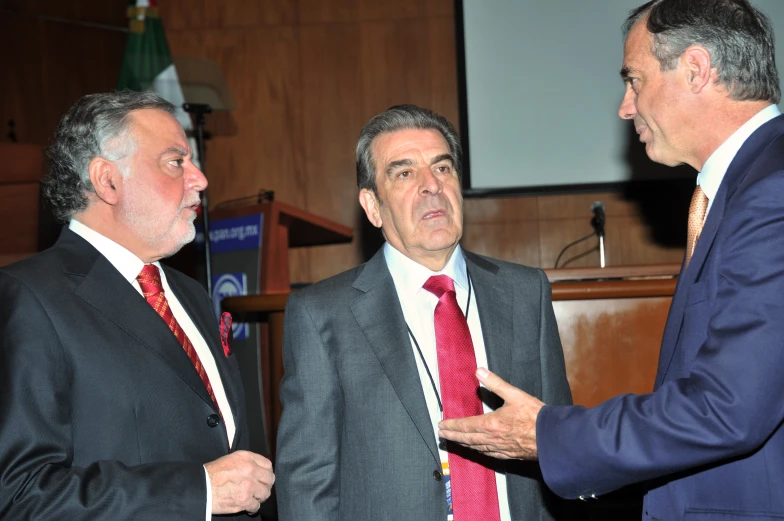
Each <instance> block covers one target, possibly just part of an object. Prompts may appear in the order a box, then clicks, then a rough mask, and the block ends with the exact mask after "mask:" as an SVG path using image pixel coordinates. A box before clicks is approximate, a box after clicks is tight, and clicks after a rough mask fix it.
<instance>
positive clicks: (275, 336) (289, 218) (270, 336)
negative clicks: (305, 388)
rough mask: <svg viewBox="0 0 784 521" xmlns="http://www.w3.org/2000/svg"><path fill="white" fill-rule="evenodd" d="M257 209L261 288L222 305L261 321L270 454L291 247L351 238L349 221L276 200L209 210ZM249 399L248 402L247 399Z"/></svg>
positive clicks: (235, 213)
mask: <svg viewBox="0 0 784 521" xmlns="http://www.w3.org/2000/svg"><path fill="white" fill-rule="evenodd" d="M258 214H261V215H263V220H262V225H261V227H262V230H261V232H262V233H261V254H260V263H261V266H260V270H259V277H258V288H259V293H258V294H257V295H247V296H237V297H226V298H224V299H223V301H222V302H221V306H222V308H223V309H224V310H225V311H229V312H230V313H232V315H234V318H235V321H239V322H260V323H261V328H260V333H259V336H260V342H259V344H260V345H259V349H260V350H261V352H260V353H259V357H258V360H259V361H260V363H259V367H258V375H259V377H260V387H261V394H262V405H263V410H264V418H263V423H264V425H266V426H267V428H266V431H267V433H266V437H267V447H268V449H269V453H270V454H271V455H274V451H275V434H276V432H277V426H278V421H279V419H280V413H281V405H280V400H279V398H278V386H279V384H280V379H281V377H282V375H283V359H282V354H281V352H282V345H283V310H284V309H285V306H286V298H287V297H288V294H289V293H290V291H291V280H290V274H289V248H298V247H305V246H321V245H327V244H340V243H348V242H351V240H352V237H353V231H352V229H351V228H349V227H347V226H343V225H341V224H338V223H336V222H333V221H330V220H328V219H325V218H323V217H319V216H317V215H313V214H312V213H309V212H306V211H304V210H301V209H299V208H296V207H294V206H291V205H289V204H285V203H281V202H277V201H273V202H266V203H261V204H255V205H251V206H242V207H237V208H226V209H216V210H215V211H213V212H211V213H210V216H211V219H212V221H213V222H218V221H219V220H222V219H233V218H237V217H245V216H253V215H258ZM246 374H247V373H245V374H244V375H243V379H245V378H246V376H245V375H246ZM251 387H254V386H251ZM247 393H248V391H247V386H246V394H247ZM249 405H250V406H251V407H252V403H250V400H249ZM253 418H254V416H253V415H252V414H250V411H249V420H250V421H253ZM251 430H253V429H251ZM251 434H253V433H251ZM252 437H253V436H252Z"/></svg>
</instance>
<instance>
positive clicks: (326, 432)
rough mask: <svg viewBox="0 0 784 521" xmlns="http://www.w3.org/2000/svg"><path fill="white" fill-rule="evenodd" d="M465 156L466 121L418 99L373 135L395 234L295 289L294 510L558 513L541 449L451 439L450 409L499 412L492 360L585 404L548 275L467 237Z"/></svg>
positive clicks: (283, 466)
mask: <svg viewBox="0 0 784 521" xmlns="http://www.w3.org/2000/svg"><path fill="white" fill-rule="evenodd" d="M460 159H461V158H460V145H459V141H458V138H457V135H456V132H455V131H454V128H453V127H452V125H451V124H450V123H449V122H448V121H447V120H446V119H444V118H443V117H441V116H438V115H437V114H434V113H433V112H431V111H429V110H425V109H421V108H419V107H415V106H412V105H400V106H396V107H392V108H391V109H389V110H387V111H385V112H383V113H382V114H379V115H378V116H376V117H374V118H373V119H371V120H370V122H369V123H368V124H367V125H366V126H365V128H364V129H363V130H362V133H361V134H360V138H359V142H358V144H357V181H358V185H359V188H360V193H359V202H360V204H361V205H362V208H363V209H364V210H365V213H366V215H367V217H368V219H369V220H370V222H371V223H372V224H373V225H374V226H376V227H378V228H381V230H382V232H383V234H384V237H385V239H386V241H387V242H386V244H385V245H384V247H383V248H382V249H381V250H380V251H379V252H378V253H377V254H376V255H375V256H374V257H373V258H372V259H371V260H370V261H369V262H367V263H365V264H363V265H361V266H359V267H357V268H354V269H352V270H349V271H347V272H345V273H342V274H340V275H337V276H335V277H332V278H330V279H327V280H325V281H322V282H320V283H317V284H314V285H312V286H310V287H308V288H306V289H303V290H301V291H298V292H296V293H294V294H292V296H291V297H290V298H289V302H288V306H287V309H286V324H285V333H284V346H283V359H284V368H285V373H284V378H283V382H282V384H281V401H282V402H283V415H282V418H281V422H280V427H279V430H278V456H277V475H278V481H277V483H278V507H279V512H280V519H281V521H307V520H349V519H351V520H354V519H356V520H365V519H376V520H381V519H390V520H392V519H394V520H400V519H405V520H406V521H415V520H422V521H433V520H444V521H446V520H447V519H454V520H456V521H469V520H470V521H476V520H477V519H482V520H483V521H487V520H512V519H514V520H528V519H536V520H540V519H554V518H555V517H556V515H557V514H556V511H557V508H556V505H554V504H553V501H552V500H553V499H554V498H553V496H551V495H550V493H549V491H547V489H546V487H545V486H544V485H543V483H542V479H541V475H540V472H539V469H538V466H537V465H536V464H535V463H533V464H532V463H523V462H515V463H512V464H508V463H507V462H499V461H491V460H487V459H482V458H481V457H480V456H479V455H478V454H477V453H474V452H470V451H463V450H461V449H460V448H457V447H456V446H452V445H446V443H444V442H441V443H439V440H438V439H437V435H436V432H437V427H436V426H437V424H438V421H439V420H441V419H442V418H447V417H454V416H453V415H454V411H457V410H459V408H460V407H464V406H465V407H476V408H478V411H482V410H485V411H487V410H489V406H488V405H487V404H488V403H490V402H492V400H491V398H492V397H488V396H484V394H483V393H481V392H479V382H478V381H477V380H476V378H475V376H474V372H475V370H476V367H477V366H479V367H489V368H491V369H492V370H494V371H498V372H500V373H501V374H502V375H503V376H504V377H505V378H507V379H509V380H511V381H512V382H514V383H515V385H517V386H518V387H521V388H523V389H525V390H526V391H528V392H529V393H531V394H533V395H535V396H538V397H539V398H540V399H541V400H543V401H544V402H547V403H553V404H569V403H571V394H570V391H569V386H568V383H567V381H566V374H565V370H564V359H563V353H562V350H561V344H560V340H559V337H558V330H557V328H556V323H555V318H554V315H553V309H552V303H551V297H550V286H549V283H548V281H547V278H546V277H545V275H544V273H543V272H542V271H540V270H536V269H533V268H528V267H524V266H520V265H516V264H511V263H508V262H502V261H498V260H494V259H489V258H486V257H481V256H479V255H475V254H473V253H469V252H467V251H464V250H462V249H461V248H460V246H459V245H458V242H459V240H460V237H461V236H462V231H463V215H462V210H463V200H462V194H461V189H460V172H461V166H460ZM442 283H443V284H444V286H443V287H441V286H439V287H440V288H441V289H438V288H436V287H435V286H434V284H436V285H438V284H442ZM452 311H454V313H451V314H449V315H448V316H447V315H445V314H444V313H447V312H452ZM462 355H465V356H462ZM466 373H467V374H468V376H467V377H466ZM480 396H481V397H482V398H484V401H485V404H484V405H483V404H482V402H481V401H480ZM442 411H443V412H442ZM450 411H451V412H450ZM480 490H481V492H480Z"/></svg>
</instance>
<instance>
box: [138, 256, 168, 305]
mask: <svg viewBox="0 0 784 521" xmlns="http://www.w3.org/2000/svg"><path fill="white" fill-rule="evenodd" d="M136 281H137V282H138V283H139V287H141V288H142V293H144V298H147V297H151V296H153V295H157V294H158V293H163V284H162V283H161V273H160V271H158V267H157V266H156V265H154V264H145V265H144V268H142V271H141V273H139V275H138V276H137V277H136Z"/></svg>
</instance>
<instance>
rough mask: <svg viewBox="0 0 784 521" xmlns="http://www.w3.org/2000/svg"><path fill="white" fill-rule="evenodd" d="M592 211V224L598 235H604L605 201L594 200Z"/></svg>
mask: <svg viewBox="0 0 784 521" xmlns="http://www.w3.org/2000/svg"><path fill="white" fill-rule="evenodd" d="M591 213H593V219H591V225H592V226H593V229H594V230H596V235H598V236H599V237H604V203H602V202H601V201H596V202H594V203H593V204H592V205H591Z"/></svg>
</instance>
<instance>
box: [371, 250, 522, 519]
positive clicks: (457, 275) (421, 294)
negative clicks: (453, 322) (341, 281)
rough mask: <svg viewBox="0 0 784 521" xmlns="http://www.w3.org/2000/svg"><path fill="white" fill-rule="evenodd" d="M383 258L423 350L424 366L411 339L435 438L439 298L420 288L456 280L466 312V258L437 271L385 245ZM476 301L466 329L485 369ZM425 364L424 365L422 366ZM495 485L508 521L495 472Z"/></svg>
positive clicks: (459, 255)
mask: <svg viewBox="0 0 784 521" xmlns="http://www.w3.org/2000/svg"><path fill="white" fill-rule="evenodd" d="M384 257H385V258H386V261H387V266H388V267H389V272H390V273H391V274H392V280H393V281H394V283H395V289H396V290H397V296H398V300H400V305H401V307H402V308H403V317H404V318H405V320H406V323H407V324H408V327H409V328H411V332H412V333H413V334H414V336H415V337H416V341H417V342H418V343H419V348H420V349H421V350H422V357H424V359H425V361H424V363H423V361H422V357H420V356H419V352H418V351H417V349H416V345H415V344H414V340H413V339H411V349H412V351H413V353H414V359H415V360H416V364H417V370H418V371H419V380H420V382H421V383H422V391H423V392H424V394H425V402H426V403H427V410H428V412H429V413H430V422H431V423H432V424H433V436H434V438H435V439H436V440H437V439H438V422H439V421H441V420H442V419H443V418H442V416H441V411H440V410H439V407H438V399H437V397H436V394H435V391H434V390H433V384H435V386H436V389H438V392H439V394H440V393H441V389H440V387H441V386H440V380H439V377H438V355H437V353H436V331H435V322H434V318H433V317H434V314H435V309H436V304H438V297H436V296H435V295H433V294H432V293H430V292H429V291H427V290H426V289H423V288H422V286H423V285H424V284H425V282H426V281H427V279H429V278H430V277H431V276H432V275H448V276H449V277H451V278H452V280H454V281H455V294H456V297H457V303H458V305H459V306H460V308H461V309H462V310H463V313H465V311H466V304H467V303H468V295H469V279H468V277H469V275H470V274H468V273H467V271H466V262H465V257H464V256H463V251H462V250H461V249H460V246H457V248H455V251H454V252H453V253H452V257H451V258H450V259H449V261H448V262H447V263H446V266H444V269H442V270H441V271H439V272H433V271H430V270H429V269H428V268H426V267H424V266H422V265H421V264H418V263H417V262H415V261H414V260H412V259H410V258H408V257H406V256H405V255H403V254H402V253H400V252H399V251H398V250H396V249H395V248H394V247H393V246H392V245H390V244H389V243H386V244H385V245H384ZM478 307H479V306H478V305H477V302H476V295H475V294H474V292H473V288H472V289H471V305H470V306H469V310H468V317H467V319H468V329H469V331H470V332H471V341H472V342H473V344H474V354H475V356H476V366H477V367H485V368H486V367H487V352H486V351H485V341H484V338H483V336H482V326H481V324H480V323H479V311H478ZM425 364H427V366H425ZM427 368H429V369H430V374H432V375H433V382H432V383H431V381H430V377H429V376H428V374H427ZM490 411H491V409H490V408H489V407H487V405H484V412H490ZM438 452H439V456H440V457H441V462H442V463H446V462H448V461H449V459H448V454H449V453H448V452H446V451H443V450H441V449H440V448H439V451H438ZM495 482H496V487H497V489H498V506H499V510H500V513H501V520H502V521H511V515H510V513H509V498H508V496H507V489H506V474H504V473H502V472H496V473H495Z"/></svg>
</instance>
